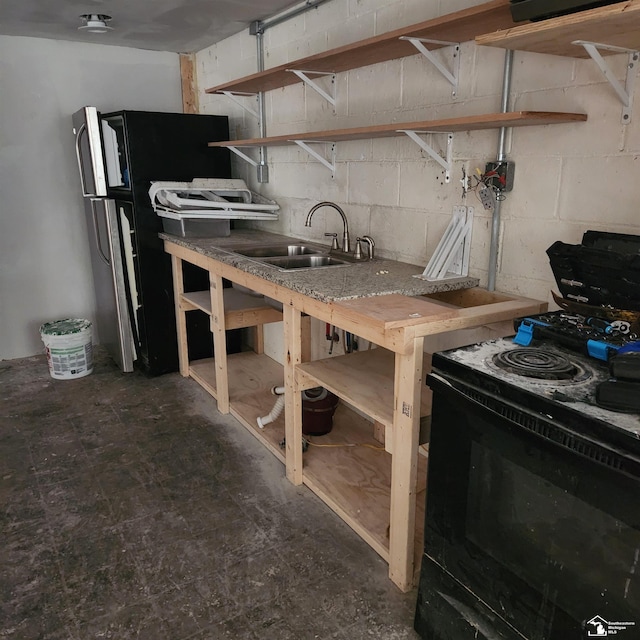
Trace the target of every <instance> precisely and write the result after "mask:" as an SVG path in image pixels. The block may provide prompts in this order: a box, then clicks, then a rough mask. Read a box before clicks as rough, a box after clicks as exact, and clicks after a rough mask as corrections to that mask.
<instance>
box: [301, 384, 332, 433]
mask: <svg viewBox="0 0 640 640" xmlns="http://www.w3.org/2000/svg"><path fill="white" fill-rule="evenodd" d="M339 401H340V399H339V398H338V396H336V395H335V394H333V393H331V391H327V390H326V389H325V388H324V387H314V388H313V389H307V390H306V391H303V392H302V433H303V434H304V435H306V436H323V435H326V434H327V433H329V432H330V431H331V429H333V414H334V413H335V411H336V407H337V406H338V402H339Z"/></svg>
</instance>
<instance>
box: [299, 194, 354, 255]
mask: <svg viewBox="0 0 640 640" xmlns="http://www.w3.org/2000/svg"><path fill="white" fill-rule="evenodd" d="M320 207H333V208H334V209H335V210H336V211H337V212H338V213H339V214H340V216H341V218H342V224H343V225H344V232H343V234H342V250H343V251H344V252H345V253H349V248H350V247H349V244H350V242H349V223H348V222H347V216H345V215H344V211H343V210H342V209H341V208H340V207H339V206H338V205H337V204H334V203H333V202H320V203H318V204H317V205H315V206H313V207H311V210H310V211H309V213H308V214H307V220H306V222H305V223H304V226H305V227H310V226H311V217H312V216H313V214H314V213H315V212H316V211H317V210H318V209H319V208H320Z"/></svg>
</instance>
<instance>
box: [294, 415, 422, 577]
mask: <svg viewBox="0 0 640 640" xmlns="http://www.w3.org/2000/svg"><path fill="white" fill-rule="evenodd" d="M309 440H310V441H311V442H312V443H313V444H311V445H310V446H309V449H308V450H307V452H306V453H305V454H304V459H303V465H304V466H303V471H302V477H303V482H304V484H306V485H307V486H308V487H309V488H310V489H311V490H312V491H313V492H314V493H316V494H317V495H318V496H319V497H320V498H321V499H322V500H323V501H324V502H325V503H326V504H327V505H328V506H329V507H331V509H333V510H334V511H335V512H336V513H337V514H338V515H339V516H340V517H341V518H342V519H343V520H344V521H345V522H346V523H347V524H348V525H349V526H350V527H351V528H352V529H353V530H354V531H356V533H358V535H360V537H361V538H363V540H365V541H366V542H367V543H368V544H369V545H370V546H371V547H372V548H373V549H374V550H375V551H376V552H377V553H378V554H379V555H380V556H382V558H384V559H385V560H386V561H387V562H388V561H389V524H390V506H391V497H390V496H391V489H390V488H391V455H390V454H388V453H387V452H386V451H385V450H384V447H382V446H381V445H380V443H379V442H377V441H376V440H375V439H374V438H373V425H372V423H371V422H369V421H368V420H366V419H365V418H363V417H361V416H360V415H358V414H357V413H356V412H354V411H352V410H351V409H350V408H349V407H348V406H347V405H345V404H343V403H341V404H340V405H339V406H338V409H337V411H336V414H335V416H334V426H333V430H332V431H331V432H330V433H328V434H327V435H325V436H321V437H312V438H310V439H309ZM317 445H324V446H317ZM327 445H329V446H327ZM336 445H342V446H336ZM344 445H347V446H344ZM350 445H356V446H350ZM363 445H364V446H363ZM426 471H427V459H426V457H425V456H419V468H418V481H417V486H416V557H418V558H419V556H420V553H421V549H422V541H423V528H424V505H425V494H426ZM417 566H419V563H418V564H417Z"/></svg>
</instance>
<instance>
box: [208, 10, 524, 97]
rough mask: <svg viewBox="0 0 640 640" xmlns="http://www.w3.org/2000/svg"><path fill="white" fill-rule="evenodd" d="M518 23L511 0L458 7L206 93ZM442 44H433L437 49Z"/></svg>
mask: <svg viewBox="0 0 640 640" xmlns="http://www.w3.org/2000/svg"><path fill="white" fill-rule="evenodd" d="M513 24H514V22H513V20H512V18H511V13H510V10H509V2H508V0H491V2H486V3H484V4H481V5H478V6H475V7H470V8H469V9H463V10H462V11H456V12H454V13H450V14H448V15H445V16H440V17H438V18H434V19H432V20H426V21H425V22H420V23H418V24H414V25H411V26H408V27H403V28H401V29H396V30H394V31H390V32H388V33H385V34H382V35H379V36H373V37H371V38H366V39H365V40H360V41H359V42H354V43H352V44H348V45H345V46H342V47H337V48H335V49H330V50H329V51H325V52H324V53H318V54H315V55H312V56H308V57H306V58H301V59H299V60H295V61H292V62H288V63H286V64H282V65H279V66H277V67H273V68H271V69H267V70H266V71H262V72H259V73H254V74H251V75H248V76H245V77H243V78H239V79H237V80H231V81H229V82H225V83H223V84H220V85H218V86H215V87H212V88H210V89H206V93H221V92H223V91H230V92H238V93H257V92H259V91H269V90H271V89H277V88H280V87H286V86H288V85H291V84H296V83H298V82H300V81H301V80H300V78H298V77H297V76H296V75H295V74H294V73H291V72H290V71H288V69H298V70H303V71H305V70H306V71H321V72H326V73H338V72H341V71H349V70H350V69H356V68H358V67H365V66H367V65H371V64H376V63H379V62H386V61H387V60H395V59H397V58H403V57H405V56H411V55H415V54H417V53H418V51H417V49H416V48H415V47H414V46H413V45H412V44H411V42H409V41H407V40H400V38H429V39H435V40H441V41H445V42H466V41H468V40H473V39H474V37H475V36H476V35H478V34H480V33H488V32H491V31H495V30H497V29H505V28H508V27H510V26H512V25H513ZM442 46H444V45H442V44H429V45H428V47H427V48H429V49H436V48H439V47H442Z"/></svg>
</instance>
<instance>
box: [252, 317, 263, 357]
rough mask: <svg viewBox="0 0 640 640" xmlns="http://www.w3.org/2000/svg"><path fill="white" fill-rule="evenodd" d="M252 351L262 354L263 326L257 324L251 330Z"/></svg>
mask: <svg viewBox="0 0 640 640" xmlns="http://www.w3.org/2000/svg"><path fill="white" fill-rule="evenodd" d="M253 350H254V351H255V352H256V353H264V325H263V324H257V325H256V326H255V327H254V329H253Z"/></svg>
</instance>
